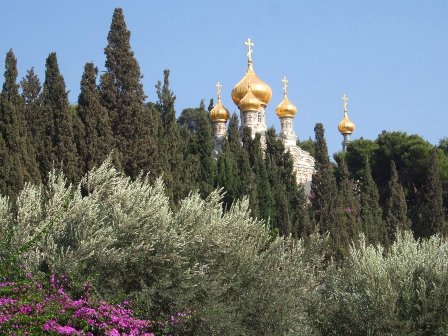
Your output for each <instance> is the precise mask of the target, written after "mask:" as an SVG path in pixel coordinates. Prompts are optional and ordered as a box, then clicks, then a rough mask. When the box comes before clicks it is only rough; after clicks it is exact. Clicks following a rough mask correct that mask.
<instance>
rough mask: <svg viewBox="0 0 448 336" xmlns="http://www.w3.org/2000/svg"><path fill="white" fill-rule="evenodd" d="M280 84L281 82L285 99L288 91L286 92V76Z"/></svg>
mask: <svg viewBox="0 0 448 336" xmlns="http://www.w3.org/2000/svg"><path fill="white" fill-rule="evenodd" d="M282 82H283V96H285V97H286V95H287V93H288V91H287V90H286V89H287V87H288V80H287V79H286V76H284V77H283V79H282Z"/></svg>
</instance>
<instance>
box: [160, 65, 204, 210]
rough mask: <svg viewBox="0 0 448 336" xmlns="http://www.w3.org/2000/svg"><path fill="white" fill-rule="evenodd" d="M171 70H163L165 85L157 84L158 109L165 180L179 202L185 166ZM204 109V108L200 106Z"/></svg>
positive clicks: (175, 199) (174, 200)
mask: <svg viewBox="0 0 448 336" xmlns="http://www.w3.org/2000/svg"><path fill="white" fill-rule="evenodd" d="M169 76H170V71H169V70H168V69H165V70H164V71H163V85H162V83H161V82H160V81H159V82H158V83H157V85H156V89H157V96H158V99H159V100H158V102H157V104H156V106H157V109H158V110H159V112H160V119H161V121H162V123H161V126H162V129H161V136H160V148H161V149H162V148H163V153H164V155H163V177H164V180H165V184H166V188H167V192H168V194H169V195H170V196H171V197H172V199H173V202H174V203H175V204H176V203H178V202H179V200H180V198H181V195H180V194H179V191H180V190H181V189H180V184H181V182H180V181H181V178H182V173H183V171H182V167H183V155H182V153H183V148H182V143H181V140H180V129H179V125H178V123H177V121H176V111H175V109H174V102H175V100H176V96H175V95H174V93H173V92H172V91H171V90H170V86H169ZM200 109H201V110H203V108H200Z"/></svg>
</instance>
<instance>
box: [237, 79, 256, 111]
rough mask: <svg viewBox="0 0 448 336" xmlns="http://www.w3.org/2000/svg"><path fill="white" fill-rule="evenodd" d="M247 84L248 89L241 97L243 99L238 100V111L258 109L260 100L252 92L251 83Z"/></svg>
mask: <svg viewBox="0 0 448 336" xmlns="http://www.w3.org/2000/svg"><path fill="white" fill-rule="evenodd" d="M249 83H250V82H249ZM248 86H249V87H248V90H249V91H247V93H246V95H245V96H244V97H243V99H241V100H240V103H239V105H238V108H239V109H240V111H258V109H259V108H260V105H261V102H260V100H259V99H258V98H257V97H255V95H254V94H253V93H252V88H251V85H250V84H249V85H248Z"/></svg>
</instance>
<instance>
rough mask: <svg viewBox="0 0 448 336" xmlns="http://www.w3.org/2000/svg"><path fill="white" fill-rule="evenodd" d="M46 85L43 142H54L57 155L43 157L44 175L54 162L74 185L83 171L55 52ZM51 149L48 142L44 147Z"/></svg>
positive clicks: (46, 74) (50, 62)
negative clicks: (45, 136)
mask: <svg viewBox="0 0 448 336" xmlns="http://www.w3.org/2000/svg"><path fill="white" fill-rule="evenodd" d="M45 67H46V71H45V82H44V86H43V93H42V103H43V109H44V110H45V111H44V112H43V113H45V115H46V118H45V119H46V120H45V121H44V124H45V126H46V127H45V128H46V130H47V132H48V133H47V135H50V137H51V138H50V139H48V138H46V139H45V140H44V141H48V140H51V147H52V151H51V152H50V153H54V156H51V155H50V154H49V155H48V156H47V155H46V154H44V156H45V157H44V158H42V159H43V160H44V167H45V169H47V170H46V171H42V170H41V173H42V174H48V169H49V168H50V167H51V166H52V164H53V159H54V163H55V164H57V165H61V167H62V169H63V171H64V174H65V176H66V177H67V179H68V181H69V182H71V183H76V182H78V180H79V178H80V176H81V171H80V169H79V157H78V153H77V149H76V145H75V139H74V134H73V115H72V113H70V105H69V102H68V96H67V91H66V89H65V81H64V78H63V77H62V75H61V73H60V71H59V66H58V61H57V58H56V53H50V55H49V56H48V58H47V60H46V64H45ZM47 146H50V144H49V143H46V144H45V147H47Z"/></svg>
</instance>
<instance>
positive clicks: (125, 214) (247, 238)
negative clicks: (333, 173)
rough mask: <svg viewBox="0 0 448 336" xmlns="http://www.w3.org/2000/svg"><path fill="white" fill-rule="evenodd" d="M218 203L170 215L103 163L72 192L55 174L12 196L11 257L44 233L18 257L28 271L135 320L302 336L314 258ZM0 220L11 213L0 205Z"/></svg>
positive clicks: (195, 201)
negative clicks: (122, 309) (63, 282)
mask: <svg viewBox="0 0 448 336" xmlns="http://www.w3.org/2000/svg"><path fill="white" fill-rule="evenodd" d="M81 190H82V191H83V192H81ZM86 192H87V194H88V195H87V196H85V197H83V194H85V193H86ZM221 198H222V195H221V194H220V193H219V192H217V191H215V192H213V193H211V194H210V196H209V197H208V198H207V199H206V200H203V199H201V197H200V196H199V194H198V193H192V194H191V195H190V196H189V197H187V198H186V199H184V200H183V201H182V202H181V204H180V208H179V209H178V210H176V211H173V210H171V208H170V206H169V200H168V198H167V196H166V195H165V192H164V186H163V183H162V181H161V180H160V179H159V180H157V181H156V182H155V183H154V184H150V183H149V182H148V180H147V179H146V178H145V177H144V176H141V177H139V178H137V179H136V180H135V181H132V180H130V179H129V178H127V177H124V176H122V175H121V174H119V173H118V172H117V171H116V170H115V169H114V168H113V167H112V166H111V163H110V161H107V162H105V163H104V164H103V165H102V166H101V167H99V168H98V169H95V170H93V171H91V172H90V173H89V174H88V175H87V176H86V177H85V178H84V179H83V180H82V182H81V184H80V185H79V186H78V188H77V190H75V191H73V189H72V188H71V187H70V186H67V185H66V181H65V179H64V177H63V175H62V174H56V173H54V172H53V173H51V174H50V176H49V183H48V186H47V187H46V188H43V187H42V186H32V185H27V186H26V187H25V189H24V190H23V191H22V192H21V194H20V195H19V197H18V200H17V217H16V219H14V221H13V222H14V223H13V235H12V238H11V248H12V249H14V247H15V246H21V245H23V244H26V243H27V242H29V241H30V240H33V239H35V235H36V233H38V232H41V231H43V230H44V228H45V227H46V226H48V225H51V229H49V230H44V234H43V237H42V239H40V240H39V241H38V242H37V243H36V244H35V246H34V247H33V248H32V249H30V250H28V251H26V252H25V253H22V254H21V256H20V260H21V262H22V263H23V264H24V265H25V267H26V269H27V270H28V271H33V272H35V271H47V272H48V271H49V270H51V271H52V272H56V273H57V274H63V273H68V274H70V275H71V277H72V278H74V279H76V280H77V281H81V282H82V281H85V280H90V281H91V283H92V285H93V287H94V289H95V292H96V293H98V294H99V295H100V297H101V298H103V299H107V300H109V301H112V302H118V301H120V300H123V299H125V298H129V299H130V300H131V301H132V302H133V308H135V311H136V313H137V314H138V316H141V317H143V318H150V319H153V320H164V319H168V318H169V316H170V315H171V314H174V313H175V312H178V311H185V310H187V309H192V310H193V311H194V312H195V314H194V316H193V317H192V318H191V322H192V323H191V325H190V327H189V329H185V331H184V333H185V334H207V335H215V334H216V335H217V334H219V335H254V334H257V335H273V334H276V335H297V334H309V333H310V332H311V331H309V328H308V323H307V317H306V313H305V307H306V300H307V295H308V294H307V291H308V290H309V289H310V288H314V287H315V286H316V278H315V276H314V274H315V267H314V266H313V265H312V264H311V263H309V262H307V260H311V259H312V258H317V259H319V258H320V256H310V255H307V254H306V249H305V248H304V246H303V243H302V242H301V241H295V240H293V239H291V238H281V237H278V238H272V236H271V235H270V233H269V230H268V229H267V228H266V226H265V224H264V223H263V222H261V221H258V220H256V219H253V218H251V217H250V215H249V209H248V201H247V200H242V201H240V202H236V203H235V204H234V205H233V206H232V207H231V209H230V210H229V211H226V212H224V211H223V207H222V204H221ZM0 214H5V216H7V215H8V214H10V210H8V206H7V202H3V203H2V202H0ZM3 217H4V216H3ZM49 223H51V224H49ZM317 240H318V242H317V243H316V244H319V242H320V240H319V239H317ZM314 261H315V260H314ZM317 262H319V261H317Z"/></svg>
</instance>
